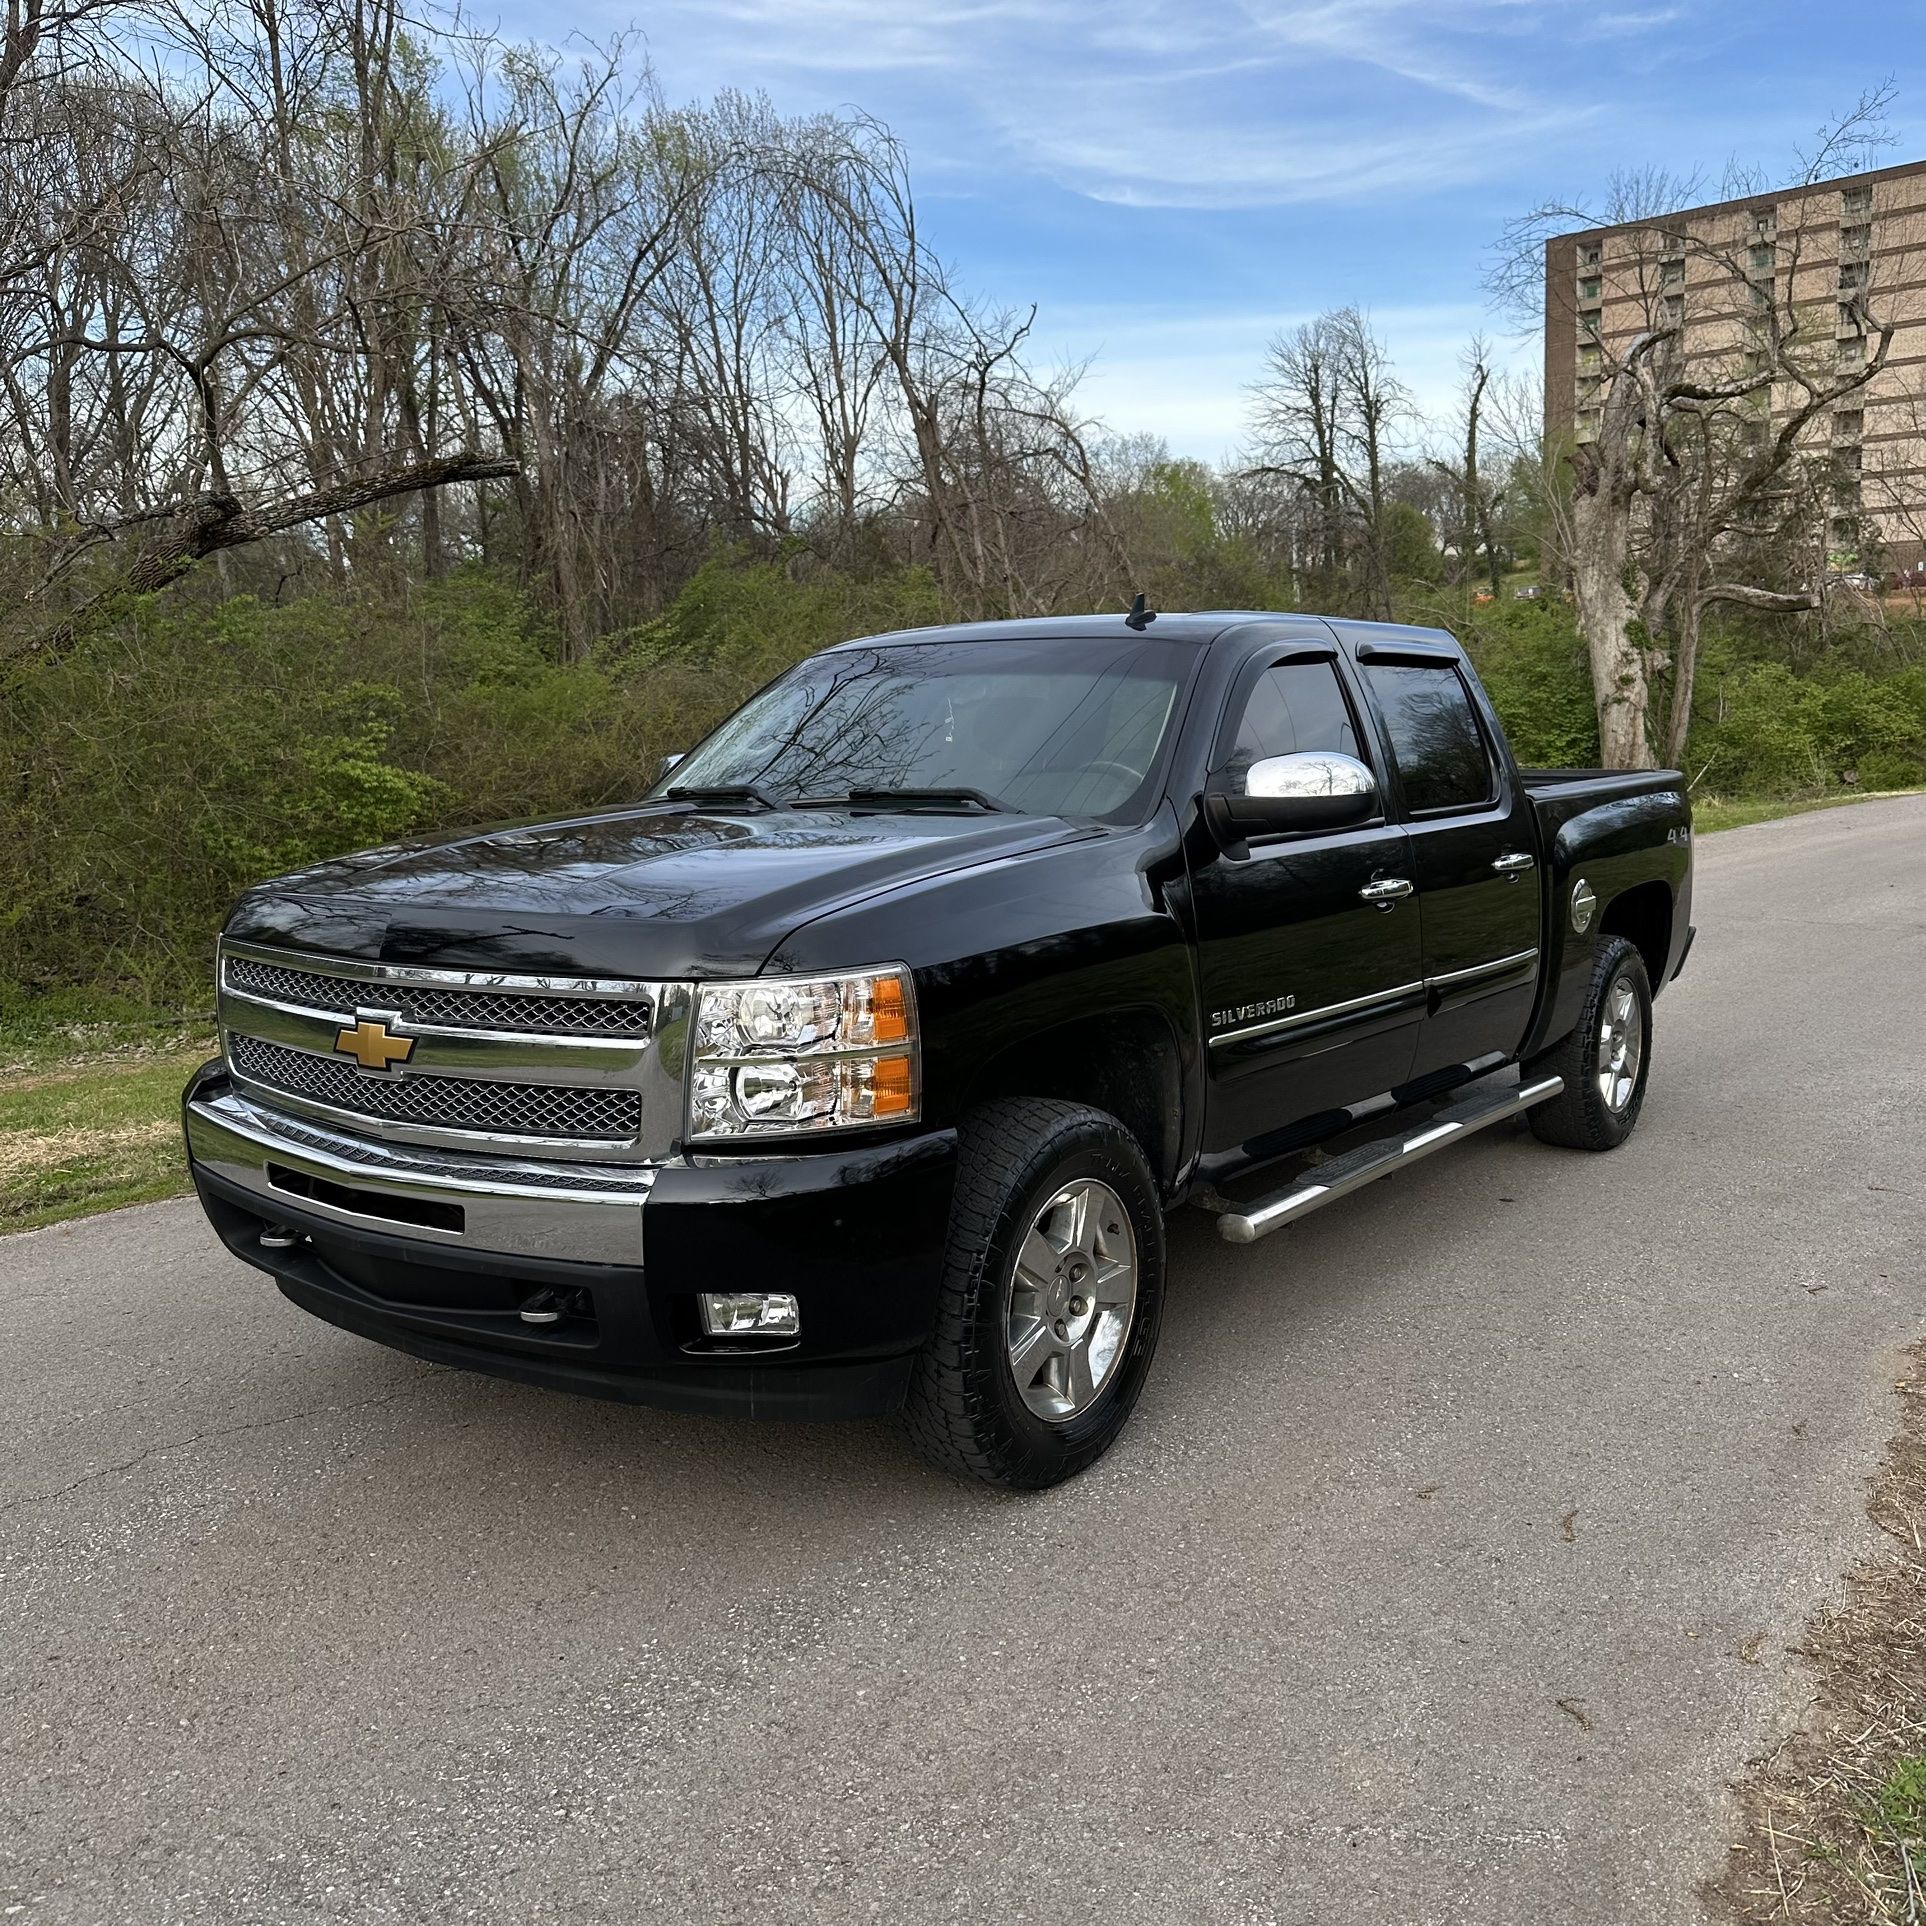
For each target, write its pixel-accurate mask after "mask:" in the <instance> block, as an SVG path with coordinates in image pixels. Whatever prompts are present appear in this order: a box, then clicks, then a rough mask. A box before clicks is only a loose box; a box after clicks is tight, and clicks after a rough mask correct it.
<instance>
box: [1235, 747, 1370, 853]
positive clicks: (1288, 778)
mask: <svg viewBox="0 0 1926 1926" xmlns="http://www.w3.org/2000/svg"><path fill="white" fill-rule="evenodd" d="M1377 806H1378V784H1377V778H1376V777H1375V776H1373V775H1372V774H1371V772H1370V770H1369V769H1367V768H1366V767H1365V766H1364V764H1363V763H1361V762H1360V761H1358V759H1357V758H1356V757H1355V756H1346V755H1340V754H1339V753H1338V752H1337V751H1336V750H1335V749H1309V750H1299V751H1298V752H1297V753H1296V754H1295V755H1289V756H1266V757H1264V758H1263V759H1262V760H1261V761H1259V762H1254V763H1252V764H1251V766H1250V768H1249V770H1248V771H1247V772H1246V774H1245V777H1244V786H1243V791H1242V793H1241V794H1236V793H1233V792H1232V791H1231V790H1230V789H1228V788H1215V787H1213V789H1212V790H1211V791H1210V792H1209V793H1208V794H1207V796H1206V798H1205V807H1206V809H1207V810H1208V812H1209V814H1210V818H1211V821H1212V824H1213V826H1214V827H1216V829H1217V830H1218V832H1219V834H1220V835H1225V836H1227V837H1228V838H1229V839H1230V840H1232V841H1236V842H1241V841H1243V840H1244V838H1246V837H1248V836H1267V835H1268V836H1281V835H1289V834H1291V833H1293V832H1298V833H1301V832H1302V831H1305V830H1309V829H1343V828H1346V827H1348V826H1349V825H1350V824H1352V823H1361V822H1363V821H1364V820H1365V819H1366V818H1367V817H1369V816H1371V815H1373V814H1374V813H1375V812H1376V810H1377Z"/></svg>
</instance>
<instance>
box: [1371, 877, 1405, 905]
mask: <svg viewBox="0 0 1926 1926" xmlns="http://www.w3.org/2000/svg"><path fill="white" fill-rule="evenodd" d="M1411 889H1412V885H1411V883H1410V882H1409V881H1408V880H1407V879H1406V878H1405V877H1403V876H1386V877H1382V878H1380V879H1379V880H1378V881H1376V882H1372V883H1366V884H1365V886H1364V887H1363V888H1362V889H1361V890H1359V891H1358V895H1359V896H1360V897H1362V898H1363V900H1364V901H1365V902H1367V903H1371V904H1373V905H1375V906H1376V907H1377V908H1378V909H1382V910H1388V909H1389V908H1390V907H1391V905H1392V904H1393V903H1395V902H1396V901H1397V900H1398V898H1399V897H1400V896H1409V895H1410V894H1411Z"/></svg>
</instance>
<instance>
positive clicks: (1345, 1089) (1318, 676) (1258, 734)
mask: <svg viewBox="0 0 1926 1926" xmlns="http://www.w3.org/2000/svg"><path fill="white" fill-rule="evenodd" d="M1316 749H1327V750H1329V749H1334V750H1337V751H1339V752H1340V753H1342V754H1344V755H1347V756H1354V757H1356V758H1357V759H1358V760H1359V761H1361V762H1364V763H1366V764H1368V765H1370V766H1371V767H1372V770H1373V773H1374V774H1375V775H1377V776H1378V779H1379V783H1380V788H1381V789H1382V784H1383V774H1382V757H1381V753H1380V751H1379V750H1378V748H1377V745H1376V742H1375V739H1374V738H1373V736H1372V734H1371V733H1370V731H1369V730H1368V728H1367V727H1366V726H1365V724H1364V723H1363V721H1362V719H1361V717H1360V715H1359V713H1358V710H1357V705H1356V702H1355V699H1354V696H1353V693H1352V692H1351V691H1350V690H1349V689H1348V688H1347V686H1346V682H1345V678H1344V676H1343V675H1342V674H1341V673H1340V670H1339V666H1338V662H1337V650H1336V649H1335V648H1333V647H1331V646H1329V645H1328V644H1326V645H1309V646H1306V645H1301V644H1294V645H1272V646H1269V647H1266V648H1264V649H1261V650H1259V651H1257V652H1256V653H1254V654H1253V655H1252V657H1251V659H1250V660H1249V661H1248V662H1246V663H1245V664H1243V666H1242V667H1241V669H1240V670H1239V672H1238V674H1237V676H1236V678H1235V679H1234V681H1233V682H1232V685H1231V690H1230V694H1229V696H1228V698H1227V700H1226V701H1225V704H1224V708H1223V713H1222V717H1221V720H1220V722H1219V725H1218V731H1217V735H1216V739H1215V742H1214V744H1213V748H1212V753H1211V763H1210V768H1211V778H1210V780H1211V781H1212V782H1213V783H1218V782H1224V781H1229V782H1231V783H1235V782H1237V781H1238V780H1239V779H1240V778H1241V775H1242V773H1243V772H1244V771H1246V770H1248V769H1249V767H1250V765H1251V764H1252V763H1253V762H1255V761H1258V760H1260V759H1262V758H1263V757H1266V756H1276V755H1288V754H1291V753H1292V752H1294V751H1298V750H1316ZM1380 800H1381V802H1382V797H1381V798H1380ZM1410 869H1411V865H1410V856H1409V847H1408V843H1407V839H1406V836H1405V832H1404V831H1403V830H1402V829H1400V828H1399V827H1398V826H1397V825H1396V824H1395V823H1393V822H1392V821H1390V820H1389V819H1388V815H1387V813H1386V811H1385V809H1384V808H1383V807H1380V809H1379V810H1378V812H1377V813H1376V814H1375V815H1374V816H1373V817H1371V818H1370V819H1369V820H1368V821H1366V822H1363V823H1360V824H1357V825H1354V826H1352V827H1350V828H1346V829H1339V830H1328V831H1313V832H1308V833H1304V834H1298V835H1284V836H1272V837H1253V838H1252V839H1251V840H1250V841H1249V842H1247V843H1244V844H1241V845H1238V846H1237V847H1235V848H1232V849H1224V848H1221V847H1219V846H1217V845H1215V844H1207V845H1200V849H1199V853H1198V854H1197V856H1196V857H1195V858H1194V861H1193V868H1192V876H1191V887H1192V900H1193V904H1194V914H1195V916H1196V923H1197V939H1198V969H1199V973H1200V977H1201V988H1202V993H1203V1004H1204V1033H1205V1036H1206V1038H1207V1051H1208V1073H1209V1079H1210V1082H1209V1095H1208V1099H1207V1102H1206V1106H1205V1141H1204V1149H1205V1151H1206V1152H1207V1153H1215V1154H1222V1153H1225V1152H1232V1151H1236V1150H1238V1149H1240V1148H1243V1147H1246V1146H1261V1143H1262V1140H1263V1139H1265V1138H1266V1137H1269V1136H1273V1135H1276V1134H1279V1133H1281V1132H1283V1131H1286V1130H1288V1129H1289V1127H1290V1126H1292V1125H1293V1124H1296V1123H1299V1122H1302V1121H1303V1120H1304V1119H1306V1118H1308V1117H1313V1116H1319V1115H1322V1114H1324V1113H1326V1112H1329V1111H1332V1110H1336V1109H1340V1108H1342V1107H1344V1106H1346V1105H1349V1104H1353V1103H1357V1102H1360V1101H1362V1100H1363V1099H1365V1098H1368V1097H1372V1096H1376V1095H1378V1094H1379V1093H1381V1092H1383V1091H1386V1090H1389V1089H1390V1088H1391V1087H1392V1086H1393V1085H1395V1084H1397V1083H1400V1082H1402V1081H1403V1080H1404V1078H1405V1077H1406V1075H1407V1074H1408V1072H1409V1069H1410V1064H1411V1056H1412V1050H1413V1048H1414V1046H1415V1043H1416V1041H1417V1034H1418V1023H1419V1020H1420V1017H1421V1015H1422V1011H1423V1001H1424V988H1423V982H1422V976H1423V969H1422V957H1421V954H1420V949H1419V939H1418V916H1417V904H1416V900H1415V885H1414V884H1413V883H1412V881H1411V875H1410ZM1398 884H1403V885H1405V888H1404V889H1403V890H1401V891H1400V890H1398V889H1396V888H1395V886H1396V885H1398ZM1374 886H1376V887H1374ZM1366 892H1369V893H1368V894H1367V893H1366ZM1253 1154H1256V1152H1255V1151H1253Z"/></svg>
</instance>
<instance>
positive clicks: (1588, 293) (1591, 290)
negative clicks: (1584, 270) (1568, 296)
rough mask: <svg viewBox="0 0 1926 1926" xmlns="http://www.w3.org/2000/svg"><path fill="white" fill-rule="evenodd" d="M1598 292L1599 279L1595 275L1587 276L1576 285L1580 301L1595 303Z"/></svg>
mask: <svg viewBox="0 0 1926 1926" xmlns="http://www.w3.org/2000/svg"><path fill="white" fill-rule="evenodd" d="M1598 291H1599V278H1598V276H1597V275H1596V274H1588V275H1587V276H1586V277H1585V278H1584V279H1583V280H1582V281H1580V282H1579V284H1578V298H1579V299H1580V300H1581V301H1596V300H1597V299H1598Z"/></svg>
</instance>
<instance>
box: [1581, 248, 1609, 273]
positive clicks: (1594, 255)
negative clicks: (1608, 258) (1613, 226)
mask: <svg viewBox="0 0 1926 1926" xmlns="http://www.w3.org/2000/svg"><path fill="white" fill-rule="evenodd" d="M1604 258H1605V244H1604V243H1603V242H1602V241H1580V242H1579V244H1578V265H1579V266H1580V267H1581V268H1595V267H1597V266H1598V264H1599V262H1600V261H1602V260H1603V259H1604Z"/></svg>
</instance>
